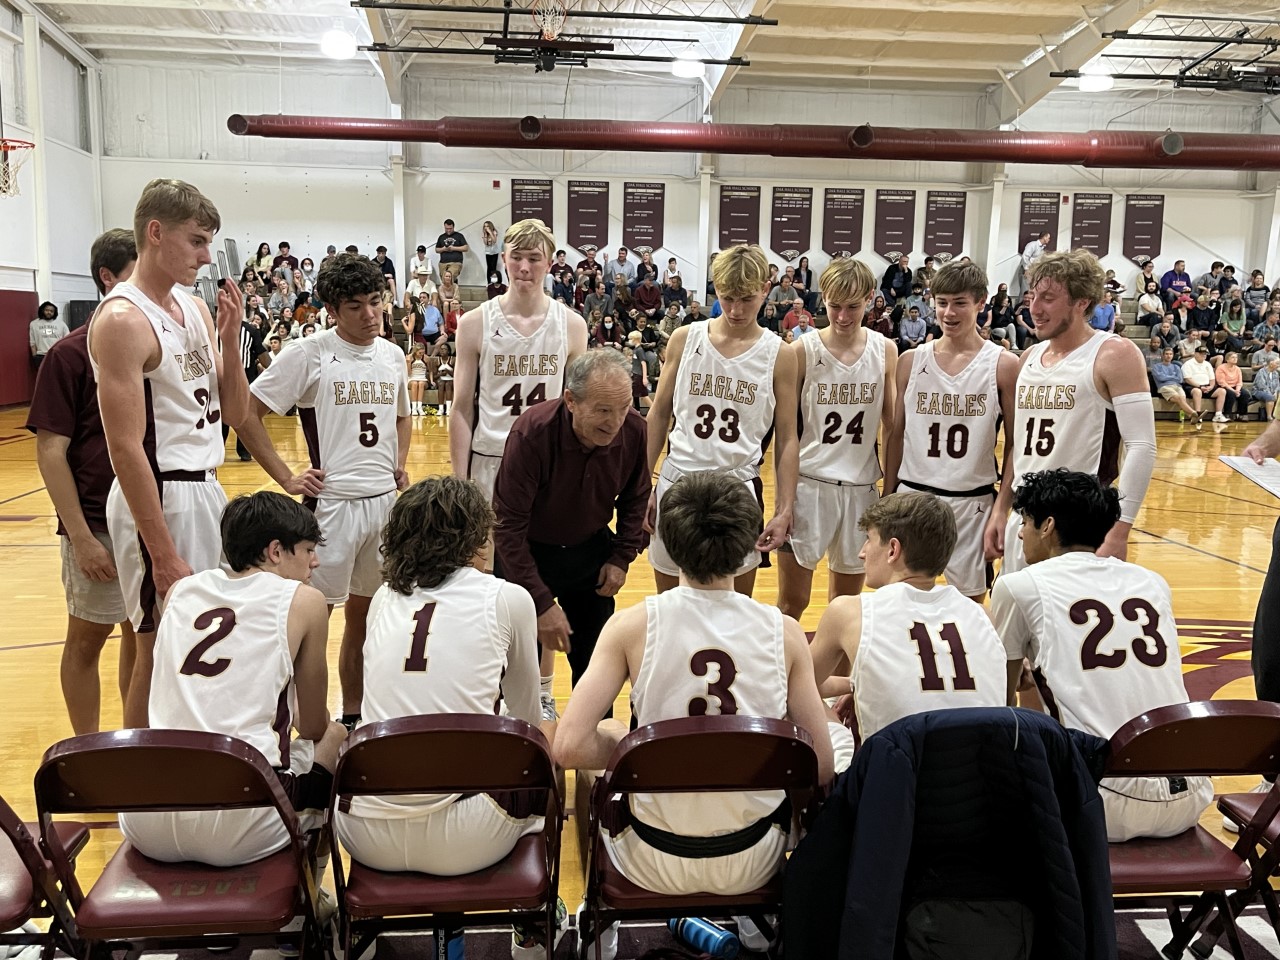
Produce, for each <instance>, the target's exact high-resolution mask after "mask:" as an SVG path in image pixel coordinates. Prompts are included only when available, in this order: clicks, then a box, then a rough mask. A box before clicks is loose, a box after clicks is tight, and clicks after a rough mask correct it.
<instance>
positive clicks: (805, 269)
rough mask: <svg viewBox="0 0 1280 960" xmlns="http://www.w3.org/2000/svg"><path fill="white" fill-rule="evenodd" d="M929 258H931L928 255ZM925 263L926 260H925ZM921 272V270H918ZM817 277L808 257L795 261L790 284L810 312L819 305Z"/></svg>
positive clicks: (815, 309)
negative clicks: (794, 270) (794, 269)
mask: <svg viewBox="0 0 1280 960" xmlns="http://www.w3.org/2000/svg"><path fill="white" fill-rule="evenodd" d="M929 259H930V260H932V259H933V258H932V257H930V258H929ZM925 262H926V263H927V262H928V261H925ZM920 272H923V271H920ZM817 283H818V278H817V276H815V275H814V272H813V270H812V269H810V267H809V258H808V257H801V258H800V260H799V261H798V262H797V263H796V272H795V273H794V274H793V275H792V278H791V285H792V286H794V287H795V288H796V292H797V293H799V294H800V296H802V297H803V298H804V307H805V309H806V310H808V311H809V312H810V313H814V312H815V311H817V309H818V307H819V306H820V305H821V304H820V301H821V297H820V296H819V294H818V289H817Z"/></svg>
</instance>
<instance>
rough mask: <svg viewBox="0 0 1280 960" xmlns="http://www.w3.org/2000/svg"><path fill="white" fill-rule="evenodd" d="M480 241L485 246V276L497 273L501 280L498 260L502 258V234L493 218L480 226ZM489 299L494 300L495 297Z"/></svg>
mask: <svg viewBox="0 0 1280 960" xmlns="http://www.w3.org/2000/svg"><path fill="white" fill-rule="evenodd" d="M480 243H481V244H482V245H483V246H484V274H485V276H486V277H492V276H493V275H494V274H497V275H498V279H499V282H501V279H502V271H501V270H499V269H498V267H499V263H498V261H499V260H501V259H502V234H500V233H499V232H498V228H497V227H495V226H494V225H493V221H492V220H486V221H485V222H484V226H482V227H481V228H480ZM490 282H492V281H490ZM489 299H490V300H492V299H493V297H490V298H489Z"/></svg>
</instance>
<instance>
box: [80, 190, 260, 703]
mask: <svg viewBox="0 0 1280 960" xmlns="http://www.w3.org/2000/svg"><path fill="white" fill-rule="evenodd" d="M221 223H222V221H221V219H220V218H219V216H218V211H217V208H216V207H214V205H213V204H212V203H211V202H210V201H209V199H208V198H207V197H205V196H204V195H203V194H201V193H200V191H199V190H197V189H196V188H195V187H193V186H191V185H190V184H188V183H183V182H182V181H181V180H152V181H151V182H150V183H149V184H147V186H146V188H145V189H144V190H143V191H142V196H141V197H140V198H139V200H138V205H137V207H136V209H135V210H134V215H133V232H134V237H135V238H136V240H137V244H138V266H137V269H136V270H134V273H133V276H131V277H130V278H129V280H128V282H127V283H121V284H117V285H116V287H115V288H114V289H113V290H112V291H111V292H110V293H109V294H107V296H106V299H104V300H103V302H102V304H101V305H100V306H99V307H98V310H97V312H96V313H95V314H94V316H93V319H92V320H91V321H90V323H89V333H88V337H89V358H90V360H91V361H92V364H93V373H94V377H95V378H96V379H97V381H98V404H99V407H100V409H101V413H102V426H103V429H104V431H105V432H106V435H107V449H108V451H110V454H111V466H112V468H113V469H114V470H115V473H116V479H115V482H114V483H113V484H112V486H111V493H110V494H109V495H108V497H107V528H108V530H109V531H110V534H111V543H112V549H113V550H114V552H115V561H116V570H117V572H118V574H119V577H120V586H121V590H122V591H123V593H124V599H125V610H126V612H127V613H128V616H129V621H130V623H132V624H133V628H134V630H136V631H137V633H138V646H137V656H136V658H135V660H134V665H133V678H132V680H131V681H130V683H129V695H128V699H127V700H126V702H125V712H124V723H125V726H126V727H145V726H146V725H147V700H148V690H149V688H150V684H151V646H152V643H153V642H154V640H155V629H156V622H157V620H158V618H159V614H160V604H162V603H163V602H164V598H165V595H166V594H168V592H169V590H170V589H171V588H172V587H173V585H174V584H175V583H177V582H178V581H179V580H181V579H182V578H183V577H187V576H190V575H191V574H192V573H193V572H198V571H201V570H212V569H213V568H215V567H217V566H218V563H219V559H220V557H221V554H222V546H221V544H220V543H219V533H218V522H219V518H220V517H221V516H222V509H223V507H224V506H225V505H226V502H227V499H226V495H225V494H224V493H223V492H222V487H221V486H220V485H219V483H218V477H217V470H218V467H220V466H221V465H222V460H223V453H224V444H223V440H222V424H221V423H220V421H221V420H222V418H224V417H225V418H226V419H227V421H228V422H229V423H230V424H231V425H232V426H233V427H238V426H239V423H240V421H241V420H242V419H243V418H244V414H245V410H246V407H247V396H248V389H249V387H248V383H247V381H246V380H245V376H244V368H243V367H242V366H241V364H240V362H239V359H238V358H236V356H235V350H236V346H238V344H239V343H240V320H241V318H242V317H243V316H244V305H243V303H242V301H241V296H240V290H239V287H238V286H237V285H236V284H233V283H226V284H223V285H222V288H221V289H220V290H219V291H218V300H217V304H218V324H217V333H216V334H215V331H214V323H213V318H212V317H210V315H209V310H208V308H207V307H206V306H205V305H204V303H203V302H202V301H200V300H198V299H196V298H195V297H193V296H191V294H189V293H188V292H187V290H188V289H189V288H190V287H191V286H192V285H193V284H194V283H195V280H196V274H197V273H198V272H199V271H200V268H201V267H203V266H204V265H205V264H207V263H209V262H210V259H211V258H210V254H209V245H210V244H211V243H212V242H213V235H214V233H216V232H217V231H218V229H219V227H220V226H221ZM219 340H221V342H222V343H225V344H228V350H230V351H231V355H232V360H231V362H230V363H227V364H224V363H223V357H222V352H221V350H220V349H219V347H218V343H219Z"/></svg>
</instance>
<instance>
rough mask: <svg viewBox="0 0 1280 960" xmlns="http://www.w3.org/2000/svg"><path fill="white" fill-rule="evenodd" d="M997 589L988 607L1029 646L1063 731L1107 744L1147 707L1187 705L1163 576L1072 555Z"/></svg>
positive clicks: (1013, 637)
mask: <svg viewBox="0 0 1280 960" xmlns="http://www.w3.org/2000/svg"><path fill="white" fill-rule="evenodd" d="M996 584H997V587H998V590H997V591H996V592H993V593H992V596H991V609H992V615H993V616H994V617H995V618H996V623H997V625H998V626H999V627H1000V631H1001V634H1002V635H1003V637H1004V640H1005V643H1006V644H1008V645H1010V646H1017V647H1018V648H1019V649H1024V647H1023V646H1022V644H1023V643H1024V642H1025V643H1026V645H1027V647H1029V649H1030V654H1031V656H1030V659H1031V661H1032V663H1033V664H1034V665H1035V667H1036V669H1037V670H1039V671H1040V672H1041V673H1042V674H1043V676H1044V682H1045V683H1046V684H1047V686H1048V688H1049V689H1048V693H1049V695H1048V696H1046V697H1045V705H1046V706H1047V707H1048V708H1049V711H1050V713H1052V714H1053V715H1054V716H1056V717H1058V718H1059V719H1060V720H1061V721H1062V723H1063V724H1064V725H1065V726H1068V727H1074V728H1076V729H1078V730H1084V731H1086V732H1087V733H1092V734H1094V735H1095V736H1099V737H1110V736H1111V735H1112V734H1113V733H1115V732H1116V731H1117V730H1118V729H1120V727H1122V726H1123V725H1124V724H1125V723H1127V722H1128V721H1129V720H1131V719H1133V718H1134V717H1136V716H1138V715H1139V714H1141V713H1144V712H1145V711H1147V710H1153V709H1155V708H1156V707H1164V706H1168V705H1169V704H1173V703H1186V702H1187V688H1186V686H1185V685H1184V684H1183V680H1182V654H1181V652H1180V651H1179V649H1178V626H1177V623H1176V622H1175V621H1174V618H1173V597H1172V594H1171V593H1170V592H1169V585H1168V584H1167V583H1165V581H1164V578H1163V577H1161V576H1160V575H1159V574H1156V573H1153V572H1152V571H1150V570H1147V569H1146V568H1145V567H1140V566H1138V565H1137V564H1133V563H1126V562H1125V561H1123V560H1118V559H1116V558H1115V557H1098V556H1095V555H1094V554H1092V553H1083V552H1075V553H1066V554H1063V555H1062V556H1059V557H1052V558H1050V559H1048V560H1043V561H1041V562H1040V563H1034V564H1031V565H1030V566H1028V567H1026V568H1024V569H1022V570H1018V571H1017V572H1015V573H1010V574H1007V575H1004V576H1001V577H1000V579H999V580H997V581H996ZM997 593H999V595H1000V596H999V599H997ZM1007 655H1008V654H1006V656H1007Z"/></svg>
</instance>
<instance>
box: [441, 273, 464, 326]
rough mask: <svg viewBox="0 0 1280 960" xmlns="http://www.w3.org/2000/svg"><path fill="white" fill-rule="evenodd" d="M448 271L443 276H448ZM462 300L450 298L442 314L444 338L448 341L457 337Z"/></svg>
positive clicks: (461, 312)
mask: <svg viewBox="0 0 1280 960" xmlns="http://www.w3.org/2000/svg"><path fill="white" fill-rule="evenodd" d="M448 275H449V273H448V271H446V272H445V276H448ZM464 312H465V311H464V310H463V309H462V302H461V301H459V300H450V301H449V309H448V310H447V311H446V312H445V315H444V338H445V340H446V341H447V342H448V343H453V342H454V341H456V340H457V339H458V321H459V320H461V319H462V314H463V313H464Z"/></svg>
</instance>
